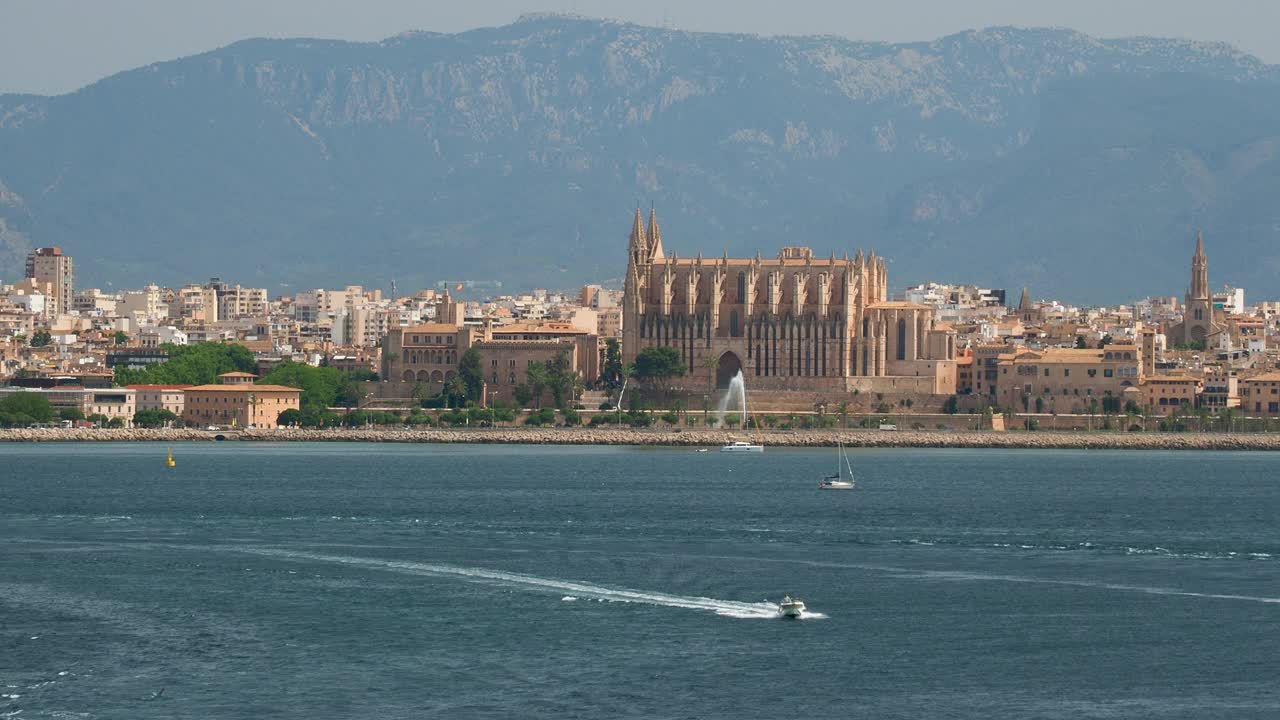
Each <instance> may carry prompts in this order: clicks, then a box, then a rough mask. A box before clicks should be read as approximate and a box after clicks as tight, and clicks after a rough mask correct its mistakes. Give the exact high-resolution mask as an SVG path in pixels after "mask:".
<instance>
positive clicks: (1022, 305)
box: [1018, 287, 1031, 312]
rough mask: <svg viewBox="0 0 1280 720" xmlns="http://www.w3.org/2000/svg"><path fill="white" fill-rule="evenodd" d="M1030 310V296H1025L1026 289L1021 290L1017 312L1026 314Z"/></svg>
mask: <svg viewBox="0 0 1280 720" xmlns="http://www.w3.org/2000/svg"><path fill="white" fill-rule="evenodd" d="M1030 309H1031V296H1030V295H1029V294H1027V288H1026V287H1023V288H1022V299H1021V300H1019V301H1018V310H1020V311H1022V312H1026V311H1028V310H1030Z"/></svg>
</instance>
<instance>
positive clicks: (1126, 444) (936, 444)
mask: <svg viewBox="0 0 1280 720" xmlns="http://www.w3.org/2000/svg"><path fill="white" fill-rule="evenodd" d="M219 436H220V437H221V438H222V439H225V440H237V441H252V442H397V443H446V444H447V443H479V444H485V443H493V444H529V445H639V446H645V445H648V446H688V447H710V448H715V447H718V446H720V445H723V444H725V443H727V442H729V441H730V440H732V439H743V438H744V437H745V436H744V434H743V433H733V432H731V431H722V430H706V429H702V430H688V429H686V430H680V431H674V430H670V429H618V428H535V427H511V428H502V427H499V428H483V429H481V428H477V429H465V428H458V429H413V430H399V429H397V430H388V429H369V430H365V429H330V430H309V429H284V430H277V429H254V430H232V431H222V432H211V431H205V430H188V429H172V430H140V429H135V430H106V429H93V428H83V429H66V428H48V429H14V430H0V442H190V441H214V440H216V439H218V438H219ZM751 437H752V438H753V439H754V440H756V441H758V442H762V443H764V444H765V445H766V446H771V447H831V446H834V445H836V444H837V443H838V442H843V443H844V444H845V445H846V446H849V447H882V448H1011V449H1012V448H1030V449H1055V448H1057V449H1072V450H1095V449H1096V450H1280V433H1269V434H1261V433H1259V434H1252V433H1248V434H1246V433H1157V432H1137V433H1122V432H989V431H987V432H974V431H936V430H905V431H901V430H900V431H895V432H887V431H880V430H791V431H771V432H770V431H765V432H760V433H756V434H754V435H752V436H751Z"/></svg>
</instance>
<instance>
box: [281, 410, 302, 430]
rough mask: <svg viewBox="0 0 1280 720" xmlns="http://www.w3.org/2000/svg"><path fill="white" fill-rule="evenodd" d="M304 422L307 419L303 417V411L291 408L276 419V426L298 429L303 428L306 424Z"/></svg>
mask: <svg viewBox="0 0 1280 720" xmlns="http://www.w3.org/2000/svg"><path fill="white" fill-rule="evenodd" d="M304 420H305V418H304V417H303V415H302V411H301V410H295V409H293V408H289V409H288V410H285V411H284V412H282V413H280V416H279V417H277V418H276V425H281V426H284V427H289V426H294V425H296V426H298V427H302V426H303V425H304V424H305V423H304Z"/></svg>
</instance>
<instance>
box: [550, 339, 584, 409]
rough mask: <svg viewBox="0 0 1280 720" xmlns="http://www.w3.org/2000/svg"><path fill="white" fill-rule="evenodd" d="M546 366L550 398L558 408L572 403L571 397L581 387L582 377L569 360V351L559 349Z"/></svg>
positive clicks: (576, 394)
mask: <svg viewBox="0 0 1280 720" xmlns="http://www.w3.org/2000/svg"><path fill="white" fill-rule="evenodd" d="M546 366H547V387H549V388H550V389H551V398H552V400H553V401H554V403H555V406H556V407H558V408H563V407H566V406H568V405H571V404H573V399H574V398H576V397H577V396H578V392H579V391H580V390H581V389H582V378H581V377H579V375H578V371H576V370H574V369H573V366H572V364H571V363H570V362H569V351H568V350H561V351H560V352H558V353H556V356H555V357H553V358H551V360H549V361H548V362H547V364H546Z"/></svg>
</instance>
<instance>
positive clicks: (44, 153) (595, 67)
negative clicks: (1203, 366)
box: [0, 16, 1280, 299]
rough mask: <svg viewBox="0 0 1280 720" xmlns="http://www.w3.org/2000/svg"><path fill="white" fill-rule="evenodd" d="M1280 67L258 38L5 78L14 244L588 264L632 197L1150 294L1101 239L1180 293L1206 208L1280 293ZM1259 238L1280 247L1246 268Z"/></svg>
mask: <svg viewBox="0 0 1280 720" xmlns="http://www.w3.org/2000/svg"><path fill="white" fill-rule="evenodd" d="M1186 69H1192V70H1194V72H1191V73H1186V72H1183V73H1178V74H1171V73H1174V72H1175V71H1178V70H1186ZM1277 80H1280V73H1278V72H1277V69H1276V68H1275V67H1273V66H1268V65H1265V64H1263V63H1261V62H1260V61H1258V60H1257V59H1255V58H1252V57H1251V56H1248V55H1245V54H1243V53H1240V52H1238V51H1236V50H1234V49H1232V48H1230V47H1229V46H1225V45H1219V44H1212V43H1198V42H1189V41H1177V40H1160V39H1149V38H1137V39H1126V40H1098V39H1094V38H1090V37H1088V36H1085V35H1081V34H1079V33H1075V32H1071V31H1064V30H1019V29H1013V28H992V29H988V30H983V31H975V32H969V33H962V34H959V35H954V36H950V37H946V38H942V39H940V40H937V41H934V42H929V43H909V44H886V43H861V42H854V41H849V40H844V39H839V38H830V37H803V38H795V37H778V38H762V37H755V36H746V35H730V34H707V33H687V32H680V31H673V30H665V29H657V28H646V27H641V26H636V25H629V24H625V23H615V22H606V21H594V20H583V19H576V18H562V17H546V16H539V17H533V18H529V19H525V20H522V21H521V22H518V23H515V24H513V25H509V26H505V27H501V28H491V29H483V30H475V31H471V32H467V33H462V34H458V35H440V34H433V33H406V34H402V35H399V36H396V37H393V38H389V39H387V40H385V41H382V42H380V43H367V44H361V43H346V42H338V41H325V40H249V41H244V42H240V43H236V44H234V45H231V46H228V47H226V48H221V49H219V50H215V51H212V52H209V53H205V54H202V55H197V56H193V57H190V58H184V59H181V60H176V61H172V62H165V63H157V64H154V65H150V66H147V67H144V68H140V69H138V70H134V71H130V72H126V73H121V74H118V75H115V76H113V77H110V78H107V79H105V80H103V81H101V82H99V83H96V84H94V85H92V86H90V87H88V88H85V89H83V90H81V91H79V92H76V93H72V94H69V95H64V96H58V97H53V98H40V97H36V96H29V95H24V96H13V95H10V96H0V220H7V227H8V228H9V229H8V230H7V231H6V230H5V227H6V226H5V225H4V224H0V235H3V234H4V233H6V232H7V233H8V234H7V235H5V236H3V237H0V242H7V243H8V245H10V246H12V245H14V243H15V242H21V241H25V242H31V243H36V244H61V245H64V246H66V247H67V248H68V249H69V251H71V252H73V253H75V254H76V256H77V258H78V262H79V274H80V275H81V277H82V278H83V279H84V280H85V281H86V282H90V283H99V284H100V283H104V282H105V281H107V280H114V281H116V282H117V283H129V284H137V283H140V282H145V281H147V280H152V279H154V280H158V281H167V282H180V281H185V280H191V279H199V278H200V277H201V276H202V275H208V274H214V275H222V276H224V277H227V278H231V279H233V280H236V281H240V282H245V283H250V284H274V283H275V282H276V281H282V282H289V283H293V284H295V285H299V284H302V285H317V284H333V283H338V282H363V283H365V284H371V285H385V284H386V282H387V281H388V280H389V279H390V278H391V277H393V276H394V277H396V278H397V279H398V280H399V281H400V284H401V287H406V286H410V285H413V284H418V283H424V282H427V281H434V280H437V279H444V278H459V277H468V278H478V279H479V278H499V279H502V280H506V281H508V282H515V283H518V284H522V285H523V284H548V285H564V284H572V283H574V282H577V281H579V280H586V279H600V278H608V277H616V276H618V275H620V274H621V270H622V265H623V263H624V261H625V259H624V247H625V244H624V243H625V237H624V236H625V232H626V229H627V217H628V212H629V211H628V207H629V206H632V205H633V204H634V203H635V202H637V201H639V202H643V203H646V204H647V203H648V202H650V201H652V202H655V203H656V204H657V205H658V207H659V210H660V213H661V215H662V218H663V225H664V230H665V231H666V234H667V236H668V245H669V246H671V247H672V249H674V250H677V251H679V252H680V253H682V254H693V253H695V252H698V251H704V252H707V253H715V254H719V252H720V250H721V249H722V248H727V249H728V250H729V251H730V252H741V253H747V252H751V253H754V251H755V249H756V248H757V247H759V248H761V249H762V250H764V251H765V252H771V251H773V250H774V249H775V248H776V247H777V246H779V245H782V244H789V243H796V244H799V243H804V244H810V245H812V246H814V247H815V249H816V250H818V251H819V252H826V251H828V250H830V249H832V248H835V249H837V250H840V251H843V250H844V249H847V248H851V247H852V246H854V245H862V246H869V245H874V246H876V247H877V249H878V250H880V251H881V252H885V253H887V254H888V255H890V256H891V257H893V258H894V261H895V263H894V268H893V272H892V275H891V282H894V283H895V284H901V283H905V282H909V281H915V280H923V279H930V278H939V279H957V280H960V279H971V280H974V281H978V282H989V283H993V284H1008V285H1018V284H1021V283H1023V282H1030V283H1032V284H1034V285H1036V286H1037V287H1038V288H1043V290H1044V292H1058V293H1062V292H1069V293H1071V294H1072V295H1073V296H1075V297H1078V298H1081V299H1084V298H1086V297H1088V296H1089V295H1090V294H1096V295H1098V296H1099V298H1100V299H1121V298H1125V297H1128V292H1127V290H1125V291H1123V292H1120V289H1119V288H1118V287H1117V286H1118V284H1120V283H1128V282H1130V278H1132V276H1133V272H1132V268H1102V269H1098V268H1094V267H1092V266H1091V263H1092V262H1094V260H1095V259H1096V257H1097V252H1098V251H1103V250H1109V251H1114V250H1115V248H1116V247H1129V246H1132V251H1131V252H1127V254H1126V263H1131V262H1146V263H1148V265H1149V267H1148V268H1146V269H1145V270H1144V272H1143V273H1141V275H1142V278H1141V280H1142V282H1140V283H1138V284H1136V285H1134V288H1133V290H1134V292H1140V293H1145V292H1154V291H1162V292H1166V293H1176V292H1177V291H1178V290H1179V289H1180V288H1181V285H1180V283H1182V282H1184V276H1185V273H1184V272H1183V268H1184V266H1185V258H1183V257H1182V256H1183V255H1186V254H1187V253H1188V250H1187V248H1185V247H1184V246H1188V247H1189V240H1188V237H1189V234H1190V232H1191V228H1193V227H1195V226H1199V225H1203V226H1205V228H1206V230H1207V232H1208V236H1209V239H1210V252H1211V262H1214V261H1215V260H1216V261H1217V263H1216V264H1215V265H1214V266H1212V268H1213V270H1219V269H1221V270H1222V272H1215V273H1214V278H1213V280H1214V282H1220V281H1222V280H1224V279H1227V278H1228V277H1229V279H1231V280H1232V281H1234V282H1239V283H1244V284H1246V286H1247V287H1249V288H1250V289H1251V290H1252V289H1254V288H1257V289H1258V290H1266V291H1268V292H1271V293H1274V292H1276V291H1277V290H1280V283H1276V282H1275V279H1274V269H1273V270H1272V271H1271V274H1270V275H1268V274H1266V272H1264V271H1262V270H1260V268H1265V267H1267V265H1266V263H1268V262H1271V263H1278V264H1280V260H1278V259H1277V258H1278V257H1280V250H1269V251H1268V248H1270V247H1271V246H1274V245H1277V243H1276V240H1277V239H1280V238H1277V237H1276V233H1277V230H1276V229H1275V227H1280V215H1277V214H1276V213H1275V212H1274V211H1272V210H1271V209H1270V205H1271V204H1270V202H1266V201H1265V198H1266V193H1265V192H1259V191H1258V189H1257V188H1256V185H1257V183H1260V182H1263V183H1265V182H1267V181H1268V180H1269V179H1274V177H1275V176H1276V175H1277V174H1278V171H1277V168H1278V167H1280V163H1277V162H1276V148H1277V147H1278V145H1277V143H1278V142H1280V140H1277V138H1280V131H1278V130H1271V129H1270V128H1280V124H1278V123H1277V121H1280V104H1278V102H1277V98H1280V92H1278V91H1277V90H1278V86H1277V84H1276V83H1277ZM1210 98H1211V99H1212V100H1211V102H1214V103H1217V104H1218V105H1217V107H1215V108H1213V111H1206V109H1205V108H1204V107H1203V103H1204V102H1209V101H1210V100H1208V99H1210ZM1046 108H1048V109H1047V110H1046ZM1082 108H1087V112H1079V111H1080V110H1081V109H1082ZM1064 118H1070V121H1066V120H1064ZM1046 168H1049V169H1058V170H1059V171H1058V172H1046ZM1271 187H1275V186H1274V185H1271ZM1102 188H1107V190H1108V194H1107V195H1105V196H1099V195H1096V194H1094V193H1093V191H1092V190H1091V189H1099V190H1100V189H1102ZM1117 196H1122V197H1125V198H1127V202H1126V203H1124V204H1121V205H1116V203H1115V199H1116V197H1117ZM1250 197H1256V200H1254V201H1250V200H1248V198H1250ZM1098 203H1102V204H1101V205H1099V204H1098ZM1090 218H1096V220H1097V222H1096V223H1092V222H1091V220H1090ZM1118 225H1119V226H1118ZM1068 228H1070V229H1071V234H1067V233H1066V230H1067V229H1068ZM16 232H21V233H22V235H24V236H25V240H20V241H15V240H13V238H14V237H15V233H16ZM1028 233H1030V234H1031V235H1034V236H1035V241H1034V242H1031V241H1029V238H1028ZM1244 247H1256V248H1262V250H1263V252H1264V253H1265V254H1264V257H1262V258H1260V261H1261V262H1259V263H1251V262H1241V263H1238V265H1239V273H1238V274H1237V275H1229V276H1228V275H1227V273H1226V269H1225V268H1224V266H1225V265H1226V264H1227V260H1228V258H1230V257H1233V255H1235V254H1236V252H1237V251H1238V249H1240V248H1244ZM1170 251H1172V254H1171V252H1170ZM12 255H13V253H7V254H5V255H0V261H3V259H4V258H5V257H10V256H12ZM1076 255H1079V257H1078V258H1076V259H1075V260H1072V257H1073V256H1076ZM495 258H502V261H501V262H499V261H497V260H495ZM995 258H999V260H1000V262H998V263H993V262H992V260H993V259H995ZM1144 258H1145V259H1144ZM1050 267H1051V268H1053V271H1052V272H1050V271H1048V270H1047V269H1046V268H1050ZM1274 267H1275V266H1273V268H1274ZM20 269H21V268H20V267H18V268H16V270H17V271H19V272H20ZM15 274H16V273H15V268H13V267H12V266H0V276H8V277H12V276H14V275H15ZM1154 281H1158V282H1154ZM1170 282H1176V283H1179V284H1178V285H1173V286H1170V285H1168V283H1170Z"/></svg>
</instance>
